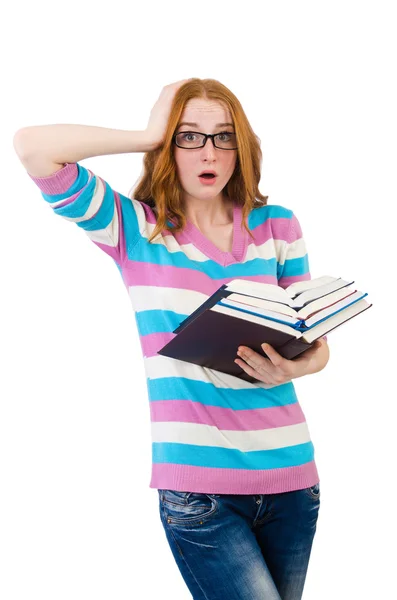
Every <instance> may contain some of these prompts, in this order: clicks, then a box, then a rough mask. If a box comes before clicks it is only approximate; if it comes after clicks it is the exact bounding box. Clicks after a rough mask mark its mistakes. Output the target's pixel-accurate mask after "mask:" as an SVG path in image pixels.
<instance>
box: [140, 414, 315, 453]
mask: <svg viewBox="0 0 397 600" xmlns="http://www.w3.org/2000/svg"><path fill="white" fill-rule="evenodd" d="M151 432H152V441H153V442H168V443H176V444H192V445H194V446H215V447H217V448H232V449H234V450H240V451H241V452H252V451H255V450H274V449H276V448H285V447H286V446H295V445H298V444H305V443H307V442H310V433H309V429H308V427H307V424H306V423H298V424H297V425H288V426H286V427H275V428H273V429H259V430H249V431H234V430H231V429H218V428H217V427H214V426H212V425H203V424H198V423H180V422H172V421H165V422H152V423H151Z"/></svg>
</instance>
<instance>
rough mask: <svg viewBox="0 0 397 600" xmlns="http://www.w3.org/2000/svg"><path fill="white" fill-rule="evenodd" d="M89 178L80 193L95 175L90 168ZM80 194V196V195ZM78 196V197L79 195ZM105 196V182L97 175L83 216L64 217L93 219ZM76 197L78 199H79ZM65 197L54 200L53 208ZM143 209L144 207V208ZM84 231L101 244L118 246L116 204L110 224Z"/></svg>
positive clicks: (76, 220)
mask: <svg viewBox="0 0 397 600" xmlns="http://www.w3.org/2000/svg"><path fill="white" fill-rule="evenodd" d="M88 172H89V175H90V176H89V179H88V182H87V184H86V185H85V186H84V188H82V189H81V190H80V194H82V193H83V192H84V189H85V188H86V187H87V186H88V184H89V183H90V181H91V180H92V178H93V177H95V175H94V173H93V172H92V171H90V170H89V169H88ZM114 193H115V192H114V191H113V190H112V194H113V197H114ZM80 194H79V196H80ZM79 196H77V198H78V197H79ZM104 196H105V182H104V181H103V180H102V179H101V178H100V177H96V183H95V189H94V192H93V194H92V199H91V201H90V204H89V206H88V208H87V210H86V212H85V213H84V215H83V216H82V217H65V216H64V217H63V218H64V219H65V220H66V221H72V222H73V223H82V222H84V221H88V220H89V219H91V218H92V217H93V216H94V215H95V214H96V213H97V212H98V210H99V209H100V207H101V206H102V203H103V199H104ZM77 198H76V200H77ZM64 201H65V199H63V200H61V201H59V202H53V203H52V204H51V206H52V208H56V207H57V206H58V205H59V204H61V203H62V202H64ZM142 210H143V209H142ZM83 231H84V233H85V234H86V235H87V236H88V237H89V238H90V239H91V240H92V241H93V242H99V243H100V244H104V245H106V246H111V247H117V245H118V241H119V218H118V213H117V210H116V206H114V213H113V219H112V220H111V221H110V223H109V225H108V226H107V227H106V228H104V229H96V230H94V231H87V230H85V229H83Z"/></svg>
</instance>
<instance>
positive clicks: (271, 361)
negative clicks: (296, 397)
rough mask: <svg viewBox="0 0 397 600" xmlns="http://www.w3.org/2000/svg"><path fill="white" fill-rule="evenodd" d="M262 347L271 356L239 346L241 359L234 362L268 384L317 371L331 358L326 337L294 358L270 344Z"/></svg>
mask: <svg viewBox="0 0 397 600" xmlns="http://www.w3.org/2000/svg"><path fill="white" fill-rule="evenodd" d="M262 348H263V351H264V352H265V353H266V354H267V356H268V357H269V358H266V357H265V356H262V355H261V354H258V352H255V351H254V350H251V348H247V346H239V352H237V354H238V355H239V356H240V359H239V358H237V359H236V360H235V361H234V362H235V363H236V364H238V365H239V366H240V367H241V368H242V369H243V370H244V371H245V372H246V373H247V374H248V375H251V377H255V379H258V380H259V381H262V382H263V383H267V384H273V385H281V384H283V383H287V382H288V381H291V379H296V378H297V377H302V376H303V375H309V374H311V373H317V372H318V371H321V370H322V369H324V367H325V365H326V364H327V362H328V360H329V348H328V344H327V342H326V340H325V339H324V338H320V339H318V340H317V341H316V342H315V343H314V344H313V346H312V347H311V348H309V350H305V352H303V353H302V354H300V355H299V356H298V357H297V358H294V359H293V360H288V359H287V358H284V357H283V356H281V354H279V353H278V352H276V350H275V349H274V348H273V347H272V346H270V345H269V344H262ZM241 359H243V360H241Z"/></svg>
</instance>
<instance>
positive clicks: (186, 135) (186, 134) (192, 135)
mask: <svg viewBox="0 0 397 600" xmlns="http://www.w3.org/2000/svg"><path fill="white" fill-rule="evenodd" d="M189 136H190V137H194V133H185V135H184V136H183V138H184V139H187V138H188V137H189ZM188 141H189V142H191V141H192V140H191V139H190V140H188Z"/></svg>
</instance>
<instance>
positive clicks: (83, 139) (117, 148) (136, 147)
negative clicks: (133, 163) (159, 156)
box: [14, 124, 154, 164]
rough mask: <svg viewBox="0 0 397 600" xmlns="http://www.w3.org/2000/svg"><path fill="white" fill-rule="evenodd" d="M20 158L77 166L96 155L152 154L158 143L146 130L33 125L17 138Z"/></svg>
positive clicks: (17, 134)
mask: <svg viewBox="0 0 397 600" xmlns="http://www.w3.org/2000/svg"><path fill="white" fill-rule="evenodd" d="M14 148H15V151H16V152H17V154H18V156H19V157H20V158H23V159H24V160H25V161H28V160H29V158H31V157H36V158H37V157H42V158H43V159H46V160H48V161H49V162H51V163H58V164H63V163H74V162H78V161H80V160H83V159H85V158H90V157H92V156H103V155H106V154H123V153H127V152H149V151H150V150H153V149H154V144H153V143H152V141H151V140H150V137H149V136H148V134H147V133H146V131H125V130H121V129H108V128H106V127H95V126H91V125H68V124H59V125H33V126H31V127H24V128H23V129H19V130H18V131H17V132H16V134H15V135H14Z"/></svg>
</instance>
